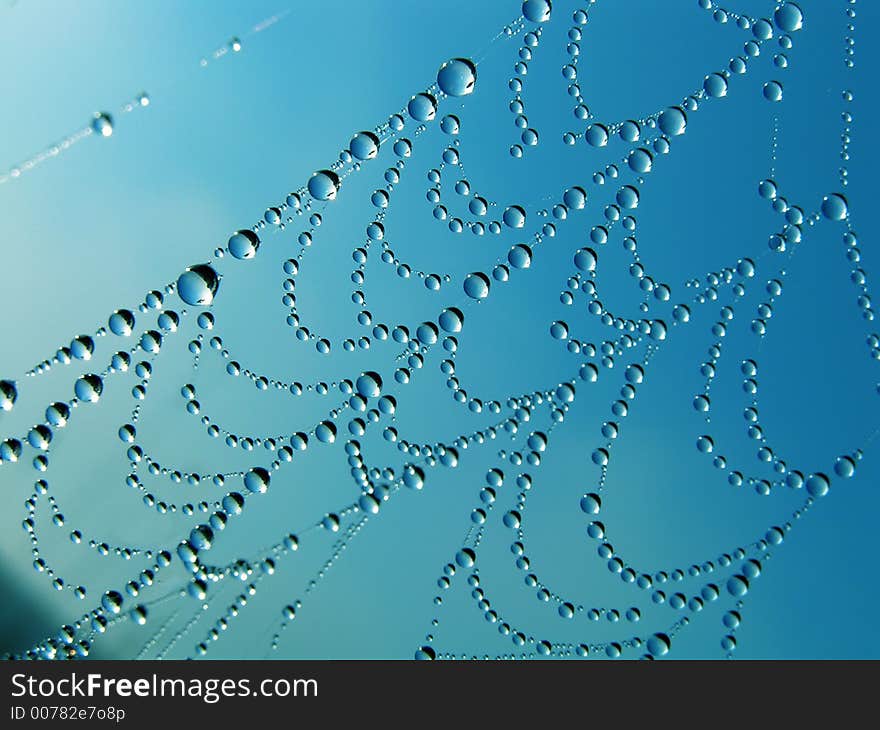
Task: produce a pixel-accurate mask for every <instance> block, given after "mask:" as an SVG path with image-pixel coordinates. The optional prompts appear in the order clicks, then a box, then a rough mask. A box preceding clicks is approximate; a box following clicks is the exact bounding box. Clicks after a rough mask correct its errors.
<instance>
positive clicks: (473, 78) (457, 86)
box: [437, 58, 477, 96]
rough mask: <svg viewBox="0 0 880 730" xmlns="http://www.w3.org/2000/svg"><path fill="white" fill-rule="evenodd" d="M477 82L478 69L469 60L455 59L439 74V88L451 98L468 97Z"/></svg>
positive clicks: (441, 68) (444, 65) (444, 66)
mask: <svg viewBox="0 0 880 730" xmlns="http://www.w3.org/2000/svg"><path fill="white" fill-rule="evenodd" d="M476 82H477V67H476V66H474V64H473V62H472V61H470V60H469V59H467V58H453V59H452V60H450V61H447V62H446V63H444V64H443V65H442V66H441V67H440V70H439V71H438V72H437V86H439V87H440V91H442V92H443V93H444V94H448V95H449V96H467V95H468V94H470V93H472V92H473V90H474V85H475V84H476Z"/></svg>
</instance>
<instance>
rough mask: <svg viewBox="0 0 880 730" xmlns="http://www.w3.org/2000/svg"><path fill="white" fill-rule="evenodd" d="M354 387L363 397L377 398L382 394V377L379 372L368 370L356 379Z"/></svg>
mask: <svg viewBox="0 0 880 730" xmlns="http://www.w3.org/2000/svg"><path fill="white" fill-rule="evenodd" d="M355 389H356V390H357V392H358V393H360V394H361V395H362V396H363V397H364V398H378V397H379V396H380V395H382V378H381V377H380V376H379V373H376V372H373V371H372V370H369V371H367V372H365V373H362V374H361V376H360V377H359V378H358V379H357V381H356V383H355Z"/></svg>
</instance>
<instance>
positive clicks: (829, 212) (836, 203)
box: [822, 193, 848, 221]
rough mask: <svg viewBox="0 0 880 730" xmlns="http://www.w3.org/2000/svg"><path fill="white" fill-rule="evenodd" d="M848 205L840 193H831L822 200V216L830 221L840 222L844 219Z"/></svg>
mask: <svg viewBox="0 0 880 730" xmlns="http://www.w3.org/2000/svg"><path fill="white" fill-rule="evenodd" d="M847 211H848V205H847V202H846V198H845V197H844V196H843V195H841V194H840V193H831V195H826V196H825V197H824V198H823V199H822V215H824V216H825V217H826V218H827V219H828V220H831V221H842V220H843V219H844V218H846V215H847Z"/></svg>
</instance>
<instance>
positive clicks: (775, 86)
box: [762, 81, 782, 101]
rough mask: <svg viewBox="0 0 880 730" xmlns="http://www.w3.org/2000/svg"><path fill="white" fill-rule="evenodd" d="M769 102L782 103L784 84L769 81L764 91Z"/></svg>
mask: <svg viewBox="0 0 880 730" xmlns="http://www.w3.org/2000/svg"><path fill="white" fill-rule="evenodd" d="M762 92H763V94H764V98H765V99H766V100H767V101H782V84H781V83H779V82H778V81H768V82H767V83H765V84H764V87H763V89H762Z"/></svg>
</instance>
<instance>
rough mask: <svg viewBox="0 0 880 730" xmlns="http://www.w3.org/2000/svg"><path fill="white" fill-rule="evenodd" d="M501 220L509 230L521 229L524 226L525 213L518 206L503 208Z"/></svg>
mask: <svg viewBox="0 0 880 730" xmlns="http://www.w3.org/2000/svg"><path fill="white" fill-rule="evenodd" d="M501 218H502V220H503V221H504V225H506V226H508V227H510V228H522V227H523V226H524V225H525V224H526V212H525V211H524V210H523V209H522V208H521V207H520V206H518V205H511V206H510V207H508V208H505V210H504V214H503V215H502V217H501Z"/></svg>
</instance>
